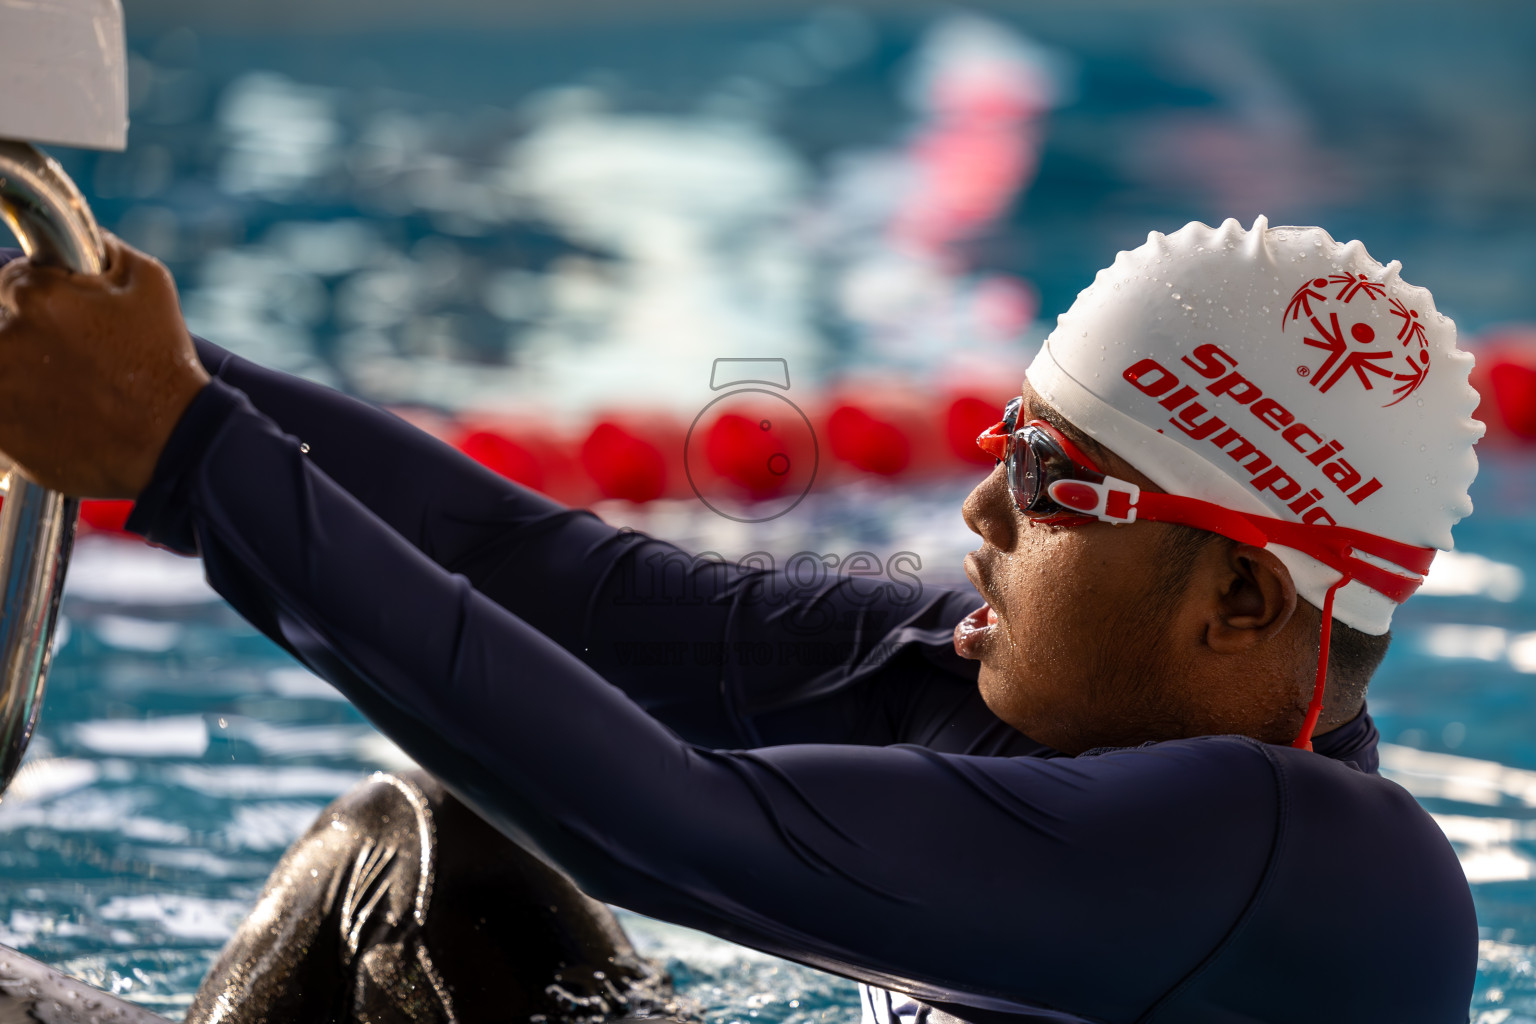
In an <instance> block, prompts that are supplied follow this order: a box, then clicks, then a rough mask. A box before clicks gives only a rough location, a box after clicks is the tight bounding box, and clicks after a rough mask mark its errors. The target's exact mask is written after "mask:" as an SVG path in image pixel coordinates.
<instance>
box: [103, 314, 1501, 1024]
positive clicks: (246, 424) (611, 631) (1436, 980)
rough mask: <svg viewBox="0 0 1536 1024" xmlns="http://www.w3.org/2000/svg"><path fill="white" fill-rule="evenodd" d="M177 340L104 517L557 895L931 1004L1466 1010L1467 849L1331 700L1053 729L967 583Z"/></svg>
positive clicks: (972, 1010) (1200, 1021) (1292, 1016)
mask: <svg viewBox="0 0 1536 1024" xmlns="http://www.w3.org/2000/svg"><path fill="white" fill-rule="evenodd" d="M199 352H200V355H201V357H202V359H203V361H204V363H205V365H207V366H208V368H209V369H210V371H212V372H214V373H215V374H216V375H217V376H216V379H215V380H214V382H213V383H211V384H210V385H209V386H208V387H207V388H205V389H204V390H203V391H202V392H201V393H199V395H198V396H197V398H196V399H195V400H194V401H193V403H192V405H191V406H190V407H189V408H188V409H187V412H186V414H185V415H184V417H183V418H182V420H181V422H180V423H179V424H178V426H177V427H176V430H175V431H174V433H173V434H172V436H171V438H170V441H169V443H168V444H167V446H166V449H165V451H164V453H163V454H162V456H161V459H160V462H159V465H158V466H157V469H156V473H155V476H154V479H153V481H152V482H151V484H150V485H149V487H148V488H147V489H146V490H145V492H144V494H143V495H141V496H140V499H139V501H138V503H137V505H136V506H135V508H134V512H133V516H132V518H131V520H130V523H129V525H130V528H131V529H133V530H135V531H137V532H140V533H142V534H144V535H145V536H147V537H149V538H150V539H151V540H154V541H156V542H159V543H161V544H164V545H167V546H169V547H171V548H173V549H175V550H178V551H181V552H184V553H188V554H198V555H200V556H201V557H202V558H203V561H204V565H205V569H206V572H207V575H208V579H209V581H210V583H212V585H213V586H214V587H215V588H216V589H217V590H218V591H219V593H221V594H222V595H224V597H225V598H227V599H228V600H229V602H230V603H231V604H232V605H233V606H234V607H235V608H236V609H237V610H238V611H239V612H240V613H241V614H243V615H244V616H245V617H246V618H247V619H249V620H250V621H251V622H252V623H253V624H255V625H256V626H257V627H258V628H259V629H261V630H262V631H263V632H264V633H266V634H267V635H268V636H269V637H271V638H272V639H273V640H275V641H276V642H278V643H279V644H281V645H283V646H284V647H285V648H287V649H288V650H289V651H290V652H292V653H293V655H294V656H295V657H297V658H298V659H299V660H300V661H302V662H303V663H304V664H306V665H308V666H309V667H310V668H312V669H313V670H314V671H315V672H317V673H319V674H320V675H321V676H323V677H325V678H326V679H328V680H329V681H331V682H332V683H333V684H334V685H336V686H337V687H338V688H339V689H340V690H341V691H342V692H343V693H345V694H346V695H347V696H348V697H349V698H350V699H351V700H352V701H353V702H355V704H356V705H357V706H358V707H359V708H360V709H361V710H362V711H363V713H364V714H366V715H367V716H368V717H369V718H370V719H371V720H372V721H373V722H374V723H376V724H377V725H378V727H379V728H380V729H382V730H383V731H384V732H385V733H386V734H387V735H389V736H390V737H391V738H392V739H393V740H395V741H396V742H397V743H398V744H399V745H400V746H401V747H402V748H404V749H405V750H406V751H407V752H408V753H409V754H410V755H411V756H413V757H414V758H416V759H417V760H418V761H419V762H420V763H421V764H422V765H423V766H424V767H426V768H428V769H429V770H431V771H432V772H433V773H435V774H436V775H437V776H439V777H440V778H441V779H442V780H443V781H444V782H445V783H446V784H448V785H449V786H451V787H452V788H453V789H454V790H455V791H456V792H458V793H459V794H461V795H462V796H463V797H464V798H465V799H467V800H468V801H470V802H471V803H472V804H473V805H474V806H475V807H476V808H477V809H478V810H479V811H480V812H481V813H482V814H484V815H485V816H486V817H487V819H488V820H490V821H492V822H493V823H494V824H496V825H497V826H498V827H499V828H501V829H502V830H503V831H505V832H506V833H507V834H508V835H510V836H512V837H513V838H515V839H517V840H519V841H520V842H523V843H525V844H527V845H529V846H530V847H531V848H533V849H535V850H537V851H539V852H540V853H541V854H542V855H543V856H545V857H547V858H549V859H550V860H552V861H553V862H554V863H556V864H558V865H559V866H560V867H562V868H563V869H564V870H565V871H567V872H568V873H569V874H570V875H571V876H572V877H574V878H575V879H576V880H577V882H578V883H579V884H580V885H581V886H582V887H583V888H584V889H586V890H587V891H588V892H589V893H591V894H592V895H594V896H596V897H598V898H600V899H603V900H606V901H608V902H610V903H613V904H616V905H619V906H623V907H628V908H632V909H634V910H636V911H638V912H641V913H644V914H648V915H652V916H654V917H657V918H661V919H664V920H668V921H674V922H677V923H679V924H683V925H688V926H691V927H695V928H699V929H702V930H704V931H707V932H712V933H714V934H716V935H719V936H722V937H724V938H726V939H730V940H733V941H735V942H739V943H742V944H744V945H747V946H752V947H756V948H758V949H762V950H765V951H767V952H770V953H774V954H778V955H780V956H784V957H787V958H790V959H793V960H797V961H800V962H802V963H806V964H810V965H813V966H816V967H820V968H824V969H826V970H829V971H833V972H836V973H838V974H842V975H845V976H848V977H851V978H854V979H858V980H860V981H862V982H865V983H868V984H871V985H875V986H883V987H885V988H889V989H895V990H897V991H899V992H903V993H910V994H911V995H912V996H914V997H916V998H917V999H919V1000H922V1001H923V1002H924V1003H926V1004H928V1006H929V1007H932V1008H934V1009H935V1010H936V1011H937V1013H932V1012H931V1011H930V1010H928V1009H927V1008H923V1009H922V1010H921V1013H928V1014H930V1015H931V1016H934V1017H938V1016H940V1015H942V1014H944V1013H949V1014H952V1015H955V1016H958V1017H960V1018H962V1019H964V1020H970V1021H982V1022H994V1021H996V1022H1002V1021H1078V1022H1082V1021H1115V1022H1121V1021H1124V1022H1130V1021H1171V1022H1181V1024H1207V1022H1209V1024H1218V1022H1220V1024H1235V1022H1240V1021H1243V1022H1247V1021H1272V1022H1292V1021H1294V1022H1303V1021H1305V1022H1308V1024H1320V1022H1334V1021H1337V1022H1340V1024H1344V1022H1348V1024H1361V1022H1369V1021H1381V1022H1391V1024H1407V1022H1418V1021H1424V1022H1436V1024H1441V1022H1449V1021H1465V1020H1466V1019H1467V1013H1468V1003H1469V1000H1470V995H1471V991H1472V982H1473V976H1474V973H1475V961H1476V952H1477V932H1476V922H1475V919H1474V915H1473V910H1472V903H1471V898H1470V894H1469V891H1468V888H1467V883H1466V880H1465V878H1464V877H1463V874H1462V872H1461V869H1460V867H1459V865H1458V863H1457V861H1456V857H1455V855H1454V853H1453V851H1452V850H1451V848H1450V846H1449V845H1448V844H1447V842H1446V840H1445V838H1444V837H1443V836H1442V835H1441V833H1440V832H1439V830H1438V829H1437V828H1436V826H1435V824H1434V822H1433V821H1432V820H1431V819H1430V818H1429V816H1428V815H1427V814H1425V813H1424V811H1423V810H1421V809H1420V808H1419V807H1418V805H1417V804H1416V803H1415V802H1414V800H1413V799H1412V798H1411V797H1410V796H1409V795H1408V794H1407V793H1406V792H1404V791H1403V790H1402V789H1401V788H1399V787H1398V786H1396V785H1394V784H1393V783H1391V782H1388V781H1386V780H1384V779H1382V778H1380V777H1379V776H1378V775H1376V774H1375V766H1376V758H1375V744H1376V732H1375V729H1374V727H1373V726H1372V725H1371V723H1370V720H1369V718H1368V717H1367V716H1365V715H1364V714H1362V715H1361V717H1360V718H1358V719H1357V720H1356V721H1355V722H1353V723H1351V724H1350V725H1349V726H1346V727H1344V728H1342V729H1339V730H1336V731H1335V732H1333V733H1330V734H1328V735H1325V736H1323V737H1321V738H1320V739H1319V740H1318V743H1317V748H1318V752H1317V753H1308V752H1303V751H1297V750H1292V749H1290V748H1287V747H1277V746H1270V745H1266V744H1263V743H1259V742H1257V741H1254V740H1252V739H1248V738H1244V737H1237V736H1208V737H1200V738H1197V739H1189V740H1180V741H1176V742H1168V743H1157V744H1149V745H1146V746H1142V747H1137V748H1131V749H1119V750H1107V751H1096V752H1090V753H1088V754H1084V755H1082V756H1079V757H1075V758H1073V757H1063V756H1059V755H1055V754H1054V753H1053V752H1052V751H1049V750H1047V749H1046V748H1044V747H1042V746H1041V745H1040V744H1038V743H1034V742H1032V741H1031V740H1029V739H1028V738H1027V737H1025V736H1023V735H1021V734H1019V733H1018V732H1016V731H1015V730H1013V729H1011V728H1010V727H1009V726H1007V725H1006V724H1004V723H1002V722H1001V721H999V720H998V719H997V718H996V717H994V716H993V715H992V714H991V712H990V711H988V710H987V708H986V707H985V705H984V704H983V703H982V701H981V699H980V697H979V695H978V693H977V688H976V666H975V665H974V664H972V663H967V662H964V661H962V660H960V659H959V658H958V657H957V656H956V655H955V654H954V652H953V650H952V649H951V646H950V633H951V630H952V628H953V626H954V624H955V623H956V621H957V620H958V619H959V618H961V617H962V616H963V615H965V614H966V613H967V612H969V611H970V610H971V609H972V608H974V607H975V605H976V603H977V599H976V597H975V596H974V595H971V594H956V593H940V594H933V593H930V592H922V591H919V589H918V588H916V587H905V588H904V587H902V586H897V585H891V584H887V585H885V586H883V587H875V586H873V585H872V583H871V581H870V580H868V579H860V578H858V577H856V576H848V577H843V578H838V577H836V576H832V577H830V578H828V579H827V580H825V581H824V582H823V583H822V584H821V585H819V586H816V587H814V588H811V589H807V588H805V587H802V586H799V585H796V584H794V583H793V582H791V581H789V580H787V579H786V578H785V577H784V576H783V575H782V574H773V573H760V572H753V571H750V570H747V569H743V568H740V567H736V566H725V565H716V564H712V563H704V562H696V561H694V560H693V559H691V558H690V557H689V556H687V555H685V554H684V553H682V552H681V551H679V550H678V549H676V548H674V547H672V546H670V545H667V544H664V543H662V542H660V541H657V540H653V539H650V538H647V537H645V536H642V535H637V534H634V533H628V532H624V531H621V530H616V529H613V528H612V527H609V526H607V525H605V524H604V523H603V522H601V521H600V520H598V519H597V518H596V517H594V516H592V515H590V514H588V513H585V512H580V511H573V510H569V509H566V508H563V507H561V506H559V505H557V504H556V503H554V502H552V501H550V500H548V499H546V498H544V497H542V496H540V495H538V494H535V493H533V492H531V491H528V490H525V489H523V488H521V487H519V486H517V485H516V484H513V483H510V482H508V481H507V480H504V479H502V478H501V477H499V476H497V475H495V474H493V473H491V472H489V471H487V470H485V469H483V468H481V467H480V466H478V465H476V464H475V463H474V462H472V461H470V460H469V459H467V458H465V457H464V456H462V455H460V454H459V453H457V452H455V451H453V450H452V449H451V448H449V447H447V446H445V445H442V444H440V443H438V442H437V441H435V440H433V439H432V438H430V437H428V436H427V435H425V434H423V433H421V432H419V431H417V430H415V429H413V428H411V427H409V426H408V425H406V424H405V423H404V422H402V421H401V420H399V419H397V418H395V417H393V416H390V415H389V414H387V413H383V412H381V411H378V410H375V409H373V408H371V407H369V406H367V405H365V404H363V403H360V402H356V401H354V400H351V399H348V398H345V397H343V396H341V395H339V394H336V393H335V392H331V391H328V390H326V389H324V388H320V387H317V386H315V385H311V384H308V383H305V382H302V381H298V380H295V379H293V378H290V377H286V376H284V375H282V374H278V373H274V372H272V371H268V370H264V369H261V368H259V367H256V366H254V365H252V364H250V363H248V362H246V361H244V360H241V359H238V358H235V357H231V356H229V354H228V353H225V352H223V351H222V350H220V349H218V348H216V347H214V346H212V345H208V344H206V343H202V342H200V343H199ZM301 441H302V442H304V443H306V444H307V445H308V452H307V454H306V453H305V452H304V451H303V450H302V449H301V448H300V443H301ZM802 575H803V574H802ZM878 995H881V996H884V993H878ZM866 1001H867V1003H868V1004H870V1005H873V1004H874V1002H875V1001H876V1000H875V999H874V994H872V995H871V996H870V997H869V998H867V1000H866ZM891 1003H892V1000H891V999H890V998H889V997H887V998H885V1001H884V1005H885V1006H886V1007H887V1008H889V1007H890V1005H891Z"/></svg>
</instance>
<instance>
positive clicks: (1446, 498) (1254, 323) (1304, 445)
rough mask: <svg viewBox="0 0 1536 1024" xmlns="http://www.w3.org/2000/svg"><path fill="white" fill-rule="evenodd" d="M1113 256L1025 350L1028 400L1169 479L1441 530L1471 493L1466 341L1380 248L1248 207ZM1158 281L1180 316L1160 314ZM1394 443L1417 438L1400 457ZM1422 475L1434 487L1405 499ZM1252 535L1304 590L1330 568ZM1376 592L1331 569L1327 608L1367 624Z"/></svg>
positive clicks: (1381, 609)
mask: <svg viewBox="0 0 1536 1024" xmlns="http://www.w3.org/2000/svg"><path fill="white" fill-rule="evenodd" d="M1309 254H1315V255H1316V256H1317V257H1318V258H1317V260H1313V261H1310V266H1307V265H1301V261H1302V260H1303V259H1304V258H1305V257H1306V256H1308V255H1309ZM1188 257H1195V258H1188ZM1165 261H1166V265H1165V267H1164V269H1163V270H1161V271H1159V272H1157V273H1156V274H1155V275H1154V274H1153V273H1151V270H1152V268H1153V267H1155V266H1158V265H1159V264H1164V263H1165ZM1115 265H1116V266H1117V267H1118V268H1120V269H1121V271H1122V272H1123V273H1122V274H1121V276H1120V280H1121V282H1122V283H1123V284H1124V287H1123V288H1111V289H1104V288H1103V287H1101V286H1100V285H1098V284H1097V282H1096V283H1095V284H1094V285H1090V286H1089V287H1088V288H1086V289H1084V291H1083V293H1082V295H1081V296H1080V297H1079V299H1078V301H1077V302H1076V303H1075V304H1074V305H1073V306H1072V308H1071V309H1069V310H1068V311H1067V312H1066V313H1064V314H1062V316H1061V318H1060V320H1059V323H1058V326H1057V328H1056V330H1055V331H1054V332H1052V334H1051V335H1050V337H1049V338H1047V339H1046V342H1045V345H1044V346H1043V347H1042V348H1041V350H1040V354H1039V355H1038V356H1037V357H1036V359H1035V361H1034V362H1033V363H1032V364H1031V365H1030V368H1029V372H1028V378H1029V382H1030V384H1031V385H1033V386H1034V388H1035V390H1036V391H1037V392H1039V394H1040V395H1041V396H1042V397H1043V398H1044V399H1045V400H1046V401H1048V402H1050V403H1051V404H1052V405H1054V406H1055V407H1056V408H1057V409H1058V410H1059V411H1060V412H1061V413H1062V414H1063V415H1064V416H1066V417H1067V418H1068V419H1070V420H1071V421H1072V422H1073V423H1074V424H1076V425H1077V426H1078V427H1079V428H1081V429H1082V430H1083V431H1084V432H1086V433H1087V434H1089V435H1090V436H1092V437H1093V438H1095V439H1096V440H1098V441H1099V442H1100V443H1102V444H1104V445H1105V446H1106V447H1107V448H1109V449H1110V450H1112V451H1114V452H1116V453H1118V454H1119V455H1120V456H1121V457H1122V458H1125V459H1126V461H1128V462H1130V463H1131V464H1132V465H1134V466H1135V467H1136V468H1137V469H1139V470H1140V471H1141V472H1143V473H1145V474H1146V475H1147V476H1148V477H1149V478H1151V479H1152V480H1153V481H1154V482H1155V483H1156V484H1157V485H1158V486H1160V487H1162V488H1164V489H1165V490H1168V491H1170V492H1172V493H1176V494H1184V495H1189V496H1191V497H1196V498H1202V499H1204V500H1206V501H1212V502H1215V503H1217V504H1220V505H1225V506H1227V507H1229V508H1235V509H1239V510H1242V511H1247V512H1252V513H1256V514H1259V515H1265V516H1271V517H1275V518H1280V519H1289V520H1292V521H1300V522H1307V523H1316V524H1322V525H1329V524H1332V525H1337V526H1347V527H1353V528H1355V529H1359V530H1365V531H1367V532H1370V533H1374V534H1378V535H1380V536H1383V537H1389V538H1391V539H1393V540H1398V541H1402V542H1404V543H1407V544H1412V545H1416V546H1423V547H1438V548H1444V549H1448V548H1450V547H1451V526H1452V524H1454V523H1455V522H1456V521H1457V520H1459V519H1461V518H1462V517H1464V516H1466V515H1468V514H1469V513H1470V512H1471V511H1472V503H1471V501H1470V500H1469V499H1468V497H1467V489H1468V487H1469V486H1470V485H1471V483H1472V480H1473V478H1474V477H1475V476H1476V474H1477V458H1476V456H1475V455H1474V454H1473V451H1472V444H1473V442H1474V441H1476V440H1477V439H1478V438H1479V437H1480V436H1482V432H1483V426H1482V424H1481V423H1478V422H1476V421H1475V420H1473V419H1472V418H1471V416H1472V410H1473V409H1474V408H1476V406H1477V394H1476V392H1475V391H1473V390H1472V387H1471V385H1469V384H1468V383H1467V377H1468V373H1469V371H1470V370H1471V367H1472V357H1471V356H1470V355H1469V354H1467V353H1465V352H1462V351H1460V350H1459V349H1457V347H1456V328H1455V325H1454V324H1453V323H1451V321H1450V320H1449V319H1448V318H1446V317H1444V316H1443V315H1441V314H1440V313H1439V311H1438V310H1436V309H1435V305H1434V300H1433V298H1432V297H1431V296H1430V294H1429V292H1428V291H1426V290H1425V289H1423V288H1419V287H1416V286H1414V285H1410V284H1408V283H1407V282H1405V281H1403V280H1402V278H1401V276H1400V274H1399V272H1400V270H1401V269H1402V268H1401V265H1400V264H1399V263H1397V262H1395V261H1394V262H1392V263H1388V264H1385V265H1383V264H1381V263H1378V262H1377V261H1376V260H1374V259H1372V258H1371V256H1370V254H1369V253H1367V252H1366V250H1365V246H1364V245H1362V244H1361V243H1360V242H1358V241H1351V242H1346V243H1340V242H1337V241H1335V240H1334V239H1333V238H1332V236H1330V235H1329V234H1328V233H1327V232H1326V231H1324V230H1322V229H1321V228H1316V227H1274V228H1271V227H1270V226H1269V224H1268V222H1267V221H1266V220H1265V219H1264V218H1262V217H1260V218H1259V219H1258V220H1257V221H1255V222H1254V225H1253V227H1252V228H1251V229H1248V230H1244V228H1243V227H1242V225H1240V224H1238V223H1237V221H1235V220H1228V221H1226V222H1225V223H1223V224H1222V225H1221V226H1220V227H1217V228H1212V227H1209V226H1207V225H1205V224H1200V223H1193V224H1189V225H1186V226H1185V227H1184V228H1181V229H1180V230H1179V231H1176V232H1174V233H1172V234H1170V235H1162V234H1158V233H1157V232H1152V233H1151V234H1149V235H1148V236H1147V242H1146V243H1145V244H1144V245H1142V246H1140V247H1139V248H1137V249H1134V250H1130V251H1128V252H1122V253H1120V254H1119V255H1118V256H1117V257H1116V259H1115ZM1170 290H1171V291H1170ZM1180 296H1183V297H1185V300H1186V301H1182V302H1180ZM1258 296H1263V297H1264V302H1265V303H1267V304H1264V305H1260V304H1258V303H1257V302H1256V301H1255V299H1256V297H1258ZM1170 297H1171V298H1172V300H1173V301H1175V302H1179V304H1180V305H1181V306H1182V307H1183V308H1182V310H1181V311H1182V312H1183V314H1184V315H1183V316H1174V317H1164V316H1163V315H1162V313H1161V309H1162V308H1164V306H1163V304H1164V303H1166V302H1167V301H1169V298H1170ZM1272 297H1277V298H1272ZM1202 300H1203V301H1202ZM1213 304H1220V305H1221V306H1222V308H1223V310H1224V311H1225V312H1226V313H1227V314H1228V315H1227V316H1224V317H1223V318H1222V320H1221V327H1220V330H1219V331H1217V330H1211V329H1210V328H1211V327H1213V326H1214V323H1213V321H1212V320H1211V319H1210V318H1209V317H1208V316H1206V317H1201V316H1200V315H1199V312H1198V310H1200V309H1209V308H1214V306H1213ZM1101 353H1107V357H1108V365H1107V366H1105V367H1104V372H1103V373H1102V374H1099V373H1098V372H1097V371H1098V370H1099V364H1100V356H1101ZM1409 444H1412V445H1425V446H1427V447H1425V448H1424V449H1423V450H1422V451H1423V453H1422V454H1415V455H1413V456H1411V457H1410V456H1409V454H1408V453H1409V452H1410V451H1412V448H1409V447H1405V446H1406V445H1409ZM1439 480H1444V481H1445V482H1446V486H1445V487H1443V488H1441V487H1438V486H1437V483H1438V481H1439ZM1426 481H1428V482H1429V484H1430V486H1431V487H1434V488H1435V490H1434V491H1433V492H1432V493H1433V494H1434V497H1433V498H1431V497H1428V496H1423V497H1416V496H1415V495H1417V493H1418V490H1419V486H1420V485H1422V484H1423V483H1424V482H1426ZM1271 550H1273V551H1274V552H1275V554H1276V555H1277V556H1278V557H1279V558H1280V559H1281V560H1282V561H1283V562H1284V563H1285V564H1286V566H1287V567H1288V568H1289V569H1290V571H1291V574H1292V577H1293V578H1294V580H1295V582H1296V587H1297V590H1298V591H1299V592H1300V593H1301V594H1302V596H1303V597H1305V598H1306V599H1307V600H1308V601H1310V602H1311V603H1312V604H1314V605H1316V606H1319V607H1321V605H1322V603H1323V598H1324V595H1325V593H1326V592H1327V589H1328V588H1329V587H1330V586H1331V585H1332V584H1333V583H1335V582H1336V581H1337V580H1338V578H1339V574H1338V572H1337V571H1335V570H1333V569H1331V568H1329V567H1328V566H1326V565H1324V564H1322V563H1321V562H1318V561H1317V560H1315V559H1313V558H1311V557H1310V556H1308V555H1304V554H1302V553H1301V552H1299V551H1295V550H1293V549H1291V548H1286V547H1283V546H1280V545H1271ZM1395 607H1396V606H1395V605H1394V604H1393V602H1392V601H1391V600H1390V599H1389V598H1387V597H1385V596H1384V595H1382V594H1380V593H1378V592H1376V591H1374V590H1371V589H1370V588H1368V587H1366V586H1364V585H1363V584H1361V583H1358V582H1351V583H1349V584H1348V585H1346V586H1345V587H1343V588H1341V589H1340V590H1339V593H1338V596H1337V598H1336V600H1335V605H1334V609H1335V612H1334V613H1335V616H1336V617H1337V618H1338V619H1339V620H1340V621H1342V622H1345V623H1346V624H1348V625H1350V626H1353V627H1355V628H1356V629H1360V630H1362V631H1364V632H1367V633H1373V634H1379V633H1383V632H1385V631H1386V630H1387V628H1388V627H1389V626H1390V624H1391V618H1392V611H1393V610H1394V609H1395Z"/></svg>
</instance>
